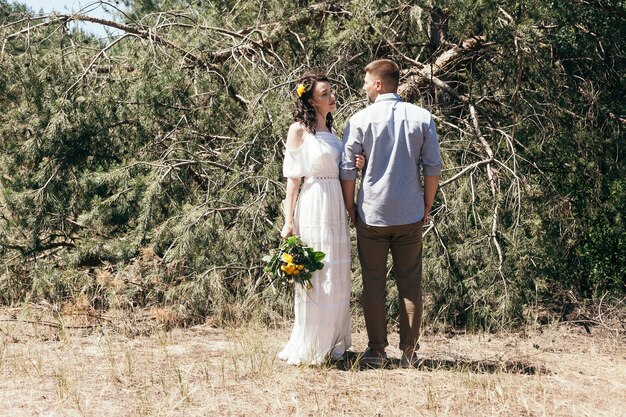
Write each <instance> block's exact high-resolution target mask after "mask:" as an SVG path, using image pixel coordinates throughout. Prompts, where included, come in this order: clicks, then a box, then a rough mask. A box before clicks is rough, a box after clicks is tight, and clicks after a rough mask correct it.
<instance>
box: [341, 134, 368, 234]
mask: <svg viewBox="0 0 626 417" xmlns="http://www.w3.org/2000/svg"><path fill="white" fill-rule="evenodd" d="M343 143H344V146H343V153H342V155H341V163H340V166H339V177H340V178H341V191H342V193H343V202H344V203H345V205H346V210H347V211H348V214H349V215H350V221H351V222H352V224H353V225H354V224H355V222H356V206H355V204H354V188H355V185H356V177H357V169H356V166H355V158H356V155H357V154H361V153H362V152H363V146H362V145H361V140H360V137H359V130H358V129H352V128H351V123H350V122H348V125H347V126H346V130H345V132H344V135H343Z"/></svg>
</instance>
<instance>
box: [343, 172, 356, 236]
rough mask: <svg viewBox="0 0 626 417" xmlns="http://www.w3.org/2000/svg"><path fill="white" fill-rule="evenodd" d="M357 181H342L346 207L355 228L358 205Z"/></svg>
mask: <svg viewBox="0 0 626 417" xmlns="http://www.w3.org/2000/svg"><path fill="white" fill-rule="evenodd" d="M355 184H356V181H355V180H341V192H342V193H343V202H344V203H345V205H346V210H348V214H349V215H350V221H351V222H352V225H353V226H354V224H355V222H356V205H355V204H354V188H355Z"/></svg>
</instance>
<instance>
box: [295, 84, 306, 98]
mask: <svg viewBox="0 0 626 417" xmlns="http://www.w3.org/2000/svg"><path fill="white" fill-rule="evenodd" d="M296 93H297V94H298V97H302V94H304V93H306V85H304V84H298V86H297V87H296Z"/></svg>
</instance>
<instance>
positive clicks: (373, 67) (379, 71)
mask: <svg viewBox="0 0 626 417" xmlns="http://www.w3.org/2000/svg"><path fill="white" fill-rule="evenodd" d="M365 72H366V73H370V74H372V75H374V76H375V77H378V78H380V80H381V81H382V82H383V85H385V87H386V88H385V89H386V90H393V91H394V92H395V91H396V90H397V89H398V84H399V83H400V68H399V67H398V64H396V63H395V62H393V61H392V60H390V59H378V60H376V61H372V62H370V63H369V64H367V66H366V67H365Z"/></svg>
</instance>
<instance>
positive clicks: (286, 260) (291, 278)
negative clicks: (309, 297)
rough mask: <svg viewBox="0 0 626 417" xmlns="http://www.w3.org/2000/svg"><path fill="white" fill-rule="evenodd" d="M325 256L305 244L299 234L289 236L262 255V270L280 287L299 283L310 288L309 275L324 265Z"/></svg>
mask: <svg viewBox="0 0 626 417" xmlns="http://www.w3.org/2000/svg"><path fill="white" fill-rule="evenodd" d="M325 256H326V254H325V253H324V252H320V251H316V250H314V249H313V248H311V247H309V246H307V245H306V244H305V243H304V242H302V240H301V239H300V237H299V236H291V237H289V238H287V239H286V240H285V241H283V242H282V243H281V244H280V246H279V247H278V248H276V249H272V250H271V251H270V254H269V255H265V256H264V257H263V261H264V262H266V265H265V269H264V271H265V272H267V273H269V274H270V275H271V276H272V281H277V282H278V284H279V285H280V286H281V287H285V286H289V285H293V284H300V285H302V286H303V287H305V288H306V289H307V290H310V289H311V288H312V286H311V275H312V274H313V272H315V271H318V270H320V269H322V268H323V267H324V264H323V263H322V260H323V259H324V257H325Z"/></svg>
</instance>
